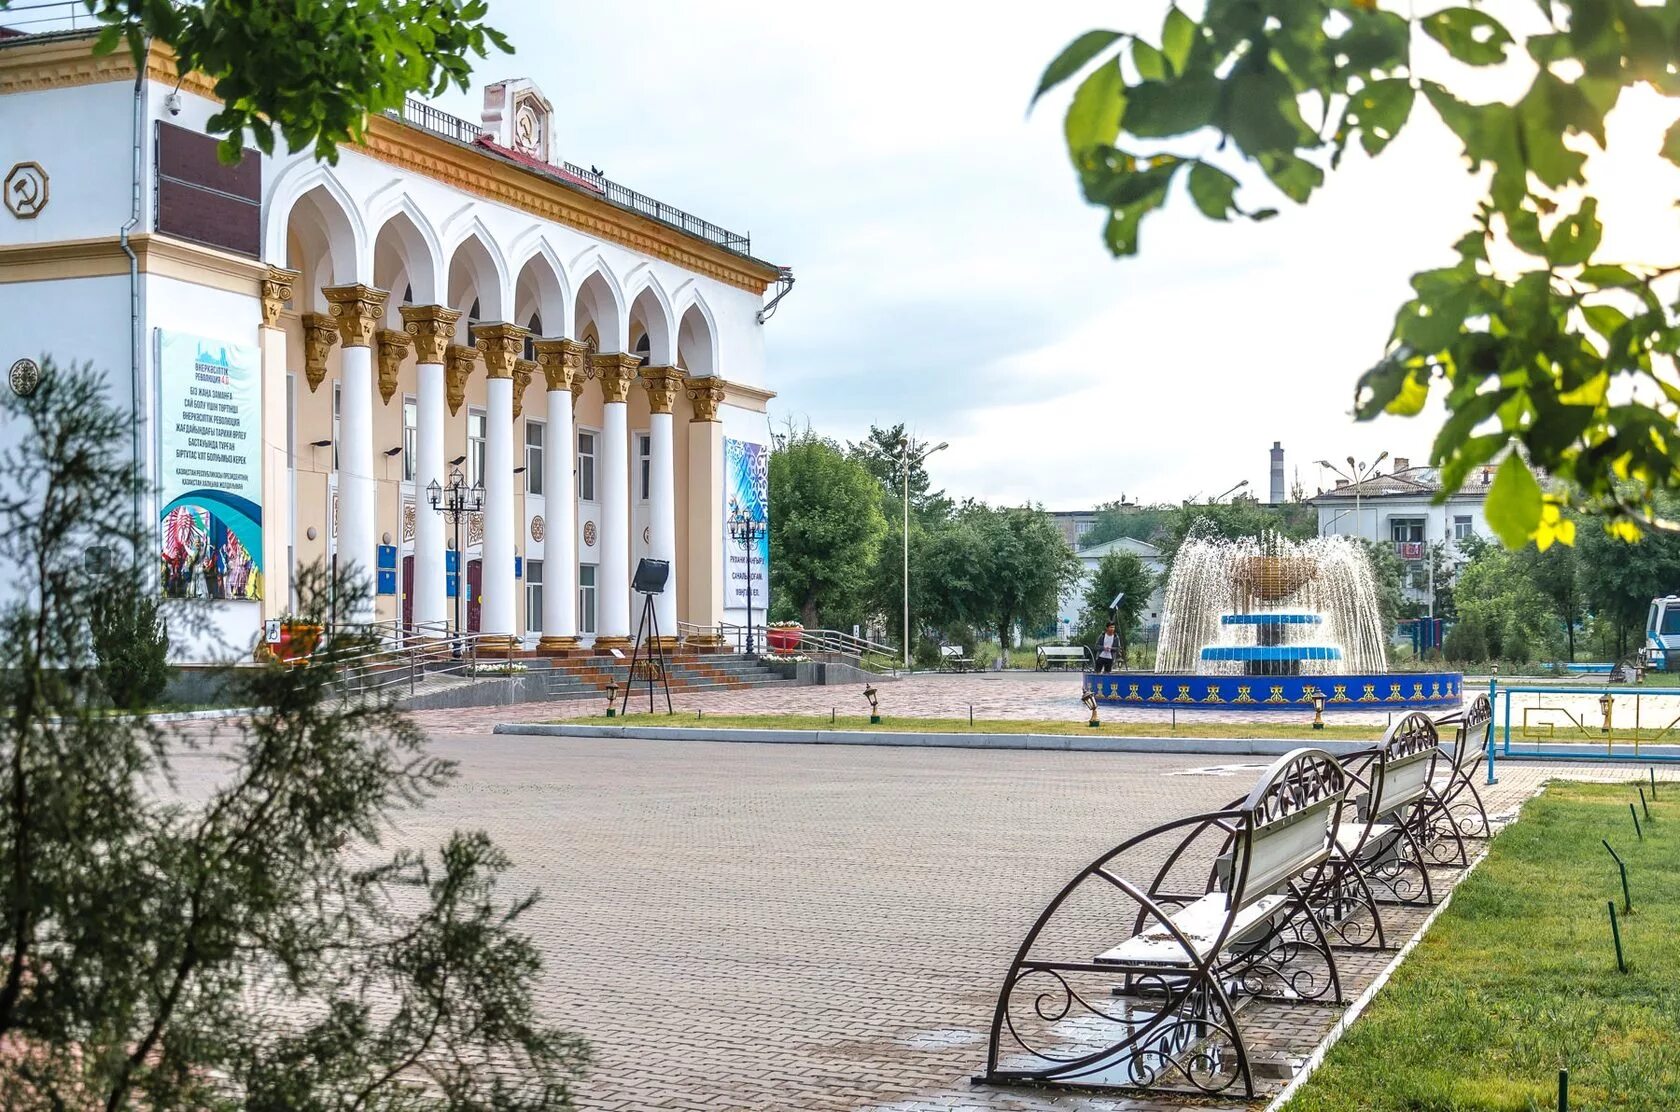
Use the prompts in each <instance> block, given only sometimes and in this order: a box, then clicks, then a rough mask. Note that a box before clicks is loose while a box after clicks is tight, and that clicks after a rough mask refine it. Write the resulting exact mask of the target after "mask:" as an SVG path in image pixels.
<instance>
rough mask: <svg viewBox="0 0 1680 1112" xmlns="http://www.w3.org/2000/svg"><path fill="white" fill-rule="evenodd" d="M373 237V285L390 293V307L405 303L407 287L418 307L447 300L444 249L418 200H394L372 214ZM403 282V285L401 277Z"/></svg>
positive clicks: (400, 197) (408, 198)
mask: <svg viewBox="0 0 1680 1112" xmlns="http://www.w3.org/2000/svg"><path fill="white" fill-rule="evenodd" d="M368 215H369V219H368V224H369V226H370V227H373V228H375V229H377V230H376V231H375V232H374V236H373V283H374V285H376V286H378V287H379V288H380V289H384V290H390V291H391V298H390V304H391V305H392V307H393V311H394V309H395V306H396V305H398V304H400V303H401V300H402V294H403V291H404V286H405V285H406V286H407V287H408V288H409V289H410V290H411V291H412V294H413V298H414V303H415V304H416V305H431V304H435V303H437V302H438V301H439V299H440V298H442V297H443V296H444V290H443V286H444V273H443V246H442V244H441V243H440V242H439V240H438V235H437V230H436V229H435V228H433V227H432V224H431V221H429V220H427V219H426V214H425V213H424V212H422V211H421V209H420V206H419V205H417V204H415V202H414V199H413V198H411V197H409V196H408V195H407V194H402V195H400V196H393V197H391V198H389V199H388V200H387V201H385V203H383V204H381V205H379V206H378V207H377V208H375V209H373V210H372V211H370V212H369V214H368ZM399 276H400V277H401V278H402V280H403V281H402V283H400V284H399V282H398V280H397V279H398V277H399Z"/></svg>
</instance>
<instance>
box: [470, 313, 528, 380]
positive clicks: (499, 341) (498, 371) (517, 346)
mask: <svg viewBox="0 0 1680 1112" xmlns="http://www.w3.org/2000/svg"><path fill="white" fill-rule="evenodd" d="M530 335H531V330H530V329H529V328H521V327H519V326H518V325H517V324H505V323H503V324H481V325H479V326H477V327H476V328H474V329H473V341H474V343H475V344H476V345H477V347H478V350H479V351H481V352H483V353H484V372H485V374H487V375H489V376H490V377H491V378H512V377H513V365H514V363H515V362H516V361H517V360H518V359H519V358H520V356H521V355H522V354H523V353H524V351H525V339H526V337H528V336H530Z"/></svg>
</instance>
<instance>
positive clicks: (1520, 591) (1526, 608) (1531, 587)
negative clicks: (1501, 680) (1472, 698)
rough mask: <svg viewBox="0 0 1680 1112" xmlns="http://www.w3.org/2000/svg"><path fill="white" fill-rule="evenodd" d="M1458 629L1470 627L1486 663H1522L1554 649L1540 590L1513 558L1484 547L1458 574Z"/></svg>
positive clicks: (1549, 613)
mask: <svg viewBox="0 0 1680 1112" xmlns="http://www.w3.org/2000/svg"><path fill="white" fill-rule="evenodd" d="M1458 614H1459V619H1458V620H1459V625H1460V626H1465V625H1468V626H1472V627H1474V628H1475V630H1476V631H1477V632H1478V633H1479V635H1480V639H1481V641H1482V643H1483V644H1485V646H1486V648H1487V654H1488V658H1489V659H1494V660H1509V661H1512V662H1513V663H1526V662H1527V661H1528V660H1529V659H1530V658H1531V657H1532V656H1533V654H1534V653H1535V651H1536V650H1538V651H1540V652H1544V653H1547V654H1550V653H1552V652H1553V651H1554V650H1555V648H1556V646H1557V643H1558V636H1557V635H1558V633H1559V630H1558V629H1557V622H1556V620H1555V618H1554V617H1553V608H1552V603H1551V600H1550V599H1548V598H1547V597H1546V595H1545V593H1544V592H1543V591H1541V590H1540V588H1539V586H1537V585H1536V584H1535V582H1534V580H1533V578H1532V577H1530V576H1529V574H1528V570H1527V568H1526V567H1525V566H1524V564H1523V563H1522V561H1521V560H1520V558H1519V556H1518V554H1517V553H1514V552H1510V551H1508V550H1506V549H1504V548H1502V547H1499V546H1497V545H1490V546H1487V547H1485V548H1484V549H1483V550H1482V551H1481V552H1480V553H1479V554H1478V555H1477V556H1476V558H1475V559H1473V560H1471V561H1470V562H1469V563H1468V564H1466V565H1464V567H1463V568H1462V569H1460V571H1459V574H1458Z"/></svg>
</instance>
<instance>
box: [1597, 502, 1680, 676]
mask: <svg viewBox="0 0 1680 1112" xmlns="http://www.w3.org/2000/svg"><path fill="white" fill-rule="evenodd" d="M1658 506H1659V512H1661V513H1664V514H1665V515H1666V514H1672V513H1673V511H1674V505H1673V502H1672V501H1671V499H1670V498H1669V497H1664V498H1663V499H1661V500H1659V502H1658ZM1580 549H1581V551H1580V557H1579V559H1580V585H1581V592H1582V596H1583V598H1584V601H1585V603H1586V606H1587V609H1589V610H1590V611H1591V612H1592V614H1593V616H1594V618H1595V619H1596V620H1597V622H1598V623H1599V624H1600V625H1601V626H1604V627H1607V630H1608V633H1609V637H1608V642H1609V644H1608V646H1607V647H1608V648H1610V649H1611V651H1613V652H1614V654H1615V656H1616V657H1617V659H1626V658H1627V657H1629V656H1630V655H1632V653H1633V652H1634V650H1635V649H1637V648H1638V647H1639V640H1640V638H1639V636H1638V635H1639V632H1640V631H1641V630H1643V629H1644V626H1645V613H1646V610H1647V609H1648V608H1649V607H1650V605H1651V600H1652V599H1653V598H1656V597H1658V596H1660V595H1668V594H1674V593H1676V592H1680V537H1675V536H1672V535H1669V534H1666V533H1660V534H1652V535H1648V536H1646V537H1645V538H1644V539H1642V540H1641V541H1639V542H1638V543H1630V542H1629V541H1628V540H1626V539H1625V538H1622V537H1613V536H1609V535H1606V534H1604V533H1602V532H1600V531H1599V530H1596V529H1589V530H1585V531H1584V532H1583V533H1582V539H1581V544H1580Z"/></svg>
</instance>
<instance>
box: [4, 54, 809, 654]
mask: <svg viewBox="0 0 1680 1112" xmlns="http://www.w3.org/2000/svg"><path fill="white" fill-rule="evenodd" d="M93 42H94V37H93V35H91V34H88V33H60V34H44V35H28V36H21V37H0V175H6V176H7V180H8V183H9V184H8V193H7V207H6V211H3V212H0V324H3V328H0V359H3V360H4V362H3V363H0V365H3V366H10V365H12V363H13V362H14V361H16V360H19V359H24V358H33V359H39V358H40V357H41V356H42V355H43V354H50V355H51V356H52V357H53V358H54V359H55V360H56V361H57V362H58V363H59V364H60V365H63V364H68V363H71V362H82V361H91V362H92V363H93V364H94V365H95V366H96V367H98V368H101V369H103V370H105V371H106V372H107V373H108V374H109V375H110V377H111V381H112V394H113V399H114V401H115V403H116V404H117V405H119V406H120V407H122V408H123V409H124V410H132V413H133V415H134V420H135V422H136V425H137V433H138V435H137V443H141V444H143V445H144V447H143V448H142V456H143V459H142V463H143V465H144V468H145V472H146V476H147V478H148V480H149V481H150V483H151V485H153V486H156V487H159V488H161V493H160V494H159V495H158V498H157V500H156V501H155V503H154V504H152V505H150V506H148V507H145V508H144V510H145V512H146V513H147V514H148V515H149V516H150V518H151V519H152V520H159V521H160V522H161V525H162V528H161V529H160V532H161V533H162V534H163V538H162V541H161V546H162V547H161V549H160V556H161V558H162V564H161V566H162V568H163V571H164V575H165V579H166V583H168V584H171V585H172V586H171V588H170V589H172V590H174V591H175V592H176V593H178V594H194V595H208V596H210V597H212V598H215V599H216V600H217V601H215V602H214V604H213V606H212V610H213V620H214V623H215V626H216V627H217V629H218V631H219V633H220V635H221V637H222V638H223V639H224V640H225V641H226V642H227V643H229V644H236V645H237V644H245V645H248V644H250V643H251V640H252V638H253V636H254V635H255V634H256V633H257V631H258V630H260V629H261V626H262V620H263V619H264V618H268V617H273V616H277V615H280V614H282V613H283V612H285V611H287V610H288V608H289V607H290V606H291V605H292V603H293V599H292V590H291V578H292V577H291V569H292V568H294V567H295V566H297V565H299V564H306V563H309V562H312V561H316V560H329V561H332V560H336V561H337V562H338V563H339V564H340V565H341V566H354V567H357V568H361V569H365V570H368V571H373V572H376V573H377V574H376V575H375V579H376V582H377V588H378V592H379V593H378V594H377V596H376V606H375V613H374V614H373V615H372V617H374V618H377V619H379V620H381V621H384V622H389V623H391V624H392V625H393V627H395V626H407V627H409V628H411V629H413V630H417V631H421V632H440V631H441V630H443V629H444V628H445V627H446V626H449V625H453V624H454V623H455V621H456V618H455V613H456V610H457V608H458V607H457V603H456V599H457V598H460V597H461V596H462V593H463V592H464V595H465V598H464V601H465V603H466V605H465V607H464V608H461V609H463V610H464V613H463V615H462V617H461V619H460V622H461V624H462V625H463V626H465V627H466V628H467V629H468V630H471V631H474V632H478V633H480V634H481V635H483V636H484V637H485V638H486V639H488V640H491V641H498V640H499V641H501V642H502V643H506V642H508V641H513V642H516V643H519V642H522V643H525V644H528V645H535V644H539V643H540V645H541V646H542V647H543V648H544V649H547V650H551V651H564V650H568V649H571V648H573V647H575V646H578V645H580V644H581V645H584V646H589V645H593V646H595V647H596V648H597V649H601V650H604V649H606V648H607V647H611V646H622V645H626V644H627V643H628V639H629V638H630V636H631V635H632V634H633V633H634V632H635V630H634V629H633V627H632V620H633V619H632V608H631V603H632V592H631V590H630V575H631V570H632V568H633V567H634V566H635V565H636V561H637V560H638V558H640V557H643V556H649V557H654V558H659V559H664V560H667V561H669V563H670V567H671V575H672V580H673V582H672V583H671V584H670V585H669V586H668V587H667V589H666V591H665V593H664V594H663V595H660V596H659V598H658V611H657V613H658V618H659V624H660V629H661V630H662V631H663V632H664V633H665V634H667V635H674V634H676V633H677V631H678V623H679V621H681V622H682V623H683V631H684V632H685V634H688V635H689V636H690V637H691V638H692V640H694V641H695V642H705V641H708V640H710V639H711V638H713V637H715V636H716V630H717V626H718V624H719V623H720V622H722V621H725V620H729V621H744V620H745V617H746V610H745V604H746V601H747V595H746V589H747V588H746V573H745V571H744V565H745V559H744V557H745V552H744V550H741V549H739V548H738V547H737V546H732V545H731V544H730V542H729V541H728V540H727V526H726V521H725V518H726V515H727V513H728V512H729V509H730V507H731V506H733V505H736V504H738V503H744V504H746V505H748V506H749V507H750V511H751V512H752V513H753V515H754V516H755V517H757V518H759V519H760V520H761V521H762V520H763V518H764V515H765V512H766V508H765V506H764V502H765V486H766V479H765V474H766V473H765V467H766V465H767V462H768V448H767V446H768V443H769V436H768V424H767V418H766V416H765V409H766V405H767V402H768V401H769V399H770V398H771V397H772V396H773V395H772V393H771V391H770V390H769V389H768V388H767V373H766V368H765V356H764V334H763V320H764V319H765V317H766V316H767V313H765V309H766V295H767V291H768V290H769V289H770V287H772V286H780V287H781V292H785V289H786V288H787V286H789V285H791V281H792V277H791V272H789V271H787V270H786V269H785V268H779V267H777V266H775V265H772V264H770V263H767V262H765V261H763V260H762V259H759V258H757V257H755V256H754V255H753V254H752V253H751V250H750V243H749V241H748V239H747V237H745V236H743V235H739V234H736V233H733V232H729V231H727V230H726V229H723V228H721V227H718V226H716V225H714V224H710V223H708V222H706V221H703V220H700V219H698V218H696V217H693V216H690V215H689V214H687V213H683V212H681V211H679V210H677V209H674V208H672V207H670V206H667V205H663V204H660V203H658V202H655V201H653V200H652V199H650V198H647V197H644V196H642V195H640V194H637V193H633V192H631V191H629V190H627V189H624V188H623V187H621V186H618V185H616V184H614V183H612V182H609V181H607V180H605V179H604V178H603V177H601V176H600V175H599V174H596V173H593V172H591V171H587V170H583V169H581V168H580V167H578V166H574V165H572V164H570V163H568V162H566V161H565V160H564V159H563V158H562V148H563V146H564V140H565V136H564V134H563V129H564V116H563V115H561V114H558V113H556V112H554V110H553V108H552V106H551V105H550V103H549V101H548V100H546V99H545V98H544V97H543V95H542V93H541V92H540V91H539V90H538V89H537V88H536V87H535V86H534V85H532V84H531V83H530V82H529V81H524V80H508V81H499V82H496V83H494V84H491V85H488V86H487V87H486V88H485V89H484V102H483V113H482V116H481V118H480V119H479V120H475V121H468V120H462V119H458V118H455V117H452V116H449V115H446V114H444V113H441V112H438V111H437V110H435V109H432V108H431V107H429V106H427V105H423V104H420V103H418V102H414V101H411V102H409V105H408V108H407V110H406V111H405V112H404V113H403V115H402V117H401V118H396V117H375V118H373V119H371V120H370V121H369V122H368V128H367V133H366V138H365V142H364V143H363V144H362V145H360V146H347V147H344V148H342V149H341V150H340V151H339V158H338V161H337V164H336V165H330V166H329V165H326V164H324V163H321V162H318V161H316V159H315V158H314V157H313V156H312V154H311V153H310V152H308V151H305V152H302V153H298V154H286V153H283V152H282V153H276V154H275V155H274V156H272V157H269V156H262V155H259V154H258V153H257V152H256V151H248V152H247V153H246V156H245V159H244V161H243V162H242V163H240V164H239V165H238V166H226V165H222V164H220V163H219V162H218V161H217V160H216V158H215V155H214V148H215V142H216V141H215V139H213V138H211V137H210V136H209V135H208V134H207V122H208V120H209V119H210V117H211V116H212V115H213V114H214V113H215V112H216V111H217V108H218V104H217V102H216V100H215V99H214V97H213V93H212V87H211V85H210V83H209V82H208V81H206V80H203V79H201V78H200V77H198V76H196V75H188V76H187V77H186V79H185V80H178V78H177V75H176V73H175V70H174V66H173V63H172V61H171V59H170V57H169V55H168V54H167V53H166V52H165V51H163V50H162V49H160V48H155V47H154V48H153V49H152V51H151V53H150V54H149V55H148V57H147V58H146V59H145V71H144V73H143V74H142V75H140V77H139V78H138V79H137V77H136V74H135V67H134V64H133V62H132V60H131V58H130V56H129V55H128V53H127V52H126V51H125V50H118V51H117V52H115V53H113V54H110V55H107V56H104V57H94V56H93V54H92V46H93ZM177 90H178V91H177ZM578 157H579V159H580V161H583V162H587V161H588V160H587V158H586V157H584V156H582V155H579V156H578ZM533 386H534V388H533ZM457 469H459V470H460V471H461V473H462V478H463V480H464V482H465V484H466V485H467V486H468V487H469V488H470V487H473V486H475V485H482V491H483V509H482V513H479V514H476V515H472V516H471V517H470V518H469V519H468V520H466V521H465V522H464V523H463V526H462V538H461V543H460V545H459V546H456V545H455V543H454V539H453V536H452V533H453V528H452V527H451V526H449V525H447V524H446V520H445V515H443V514H440V513H438V512H435V511H434V510H433V508H432V505H431V499H430V498H429V496H428V488H429V486H430V485H431V484H433V483H438V484H441V485H442V486H444V487H447V486H448V484H449V483H450V481H451V478H452V475H453V473H454V472H455V471H456V470H457ZM766 551H767V544H765V545H764V547H761V548H759V550H758V551H757V553H755V558H754V560H753V568H752V581H753V584H754V586H753V587H752V596H751V598H752V602H753V605H754V607H755V608H756V609H758V610H759V611H760V612H761V613H762V611H763V608H764V605H765V602H766V601H767V597H766V596H767V591H766V584H767V578H766V576H765V568H764V560H763V554H764V553H765V552H766ZM726 561H727V565H726Z"/></svg>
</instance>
